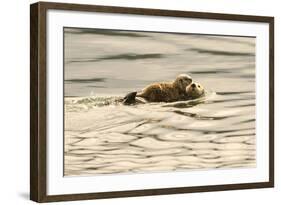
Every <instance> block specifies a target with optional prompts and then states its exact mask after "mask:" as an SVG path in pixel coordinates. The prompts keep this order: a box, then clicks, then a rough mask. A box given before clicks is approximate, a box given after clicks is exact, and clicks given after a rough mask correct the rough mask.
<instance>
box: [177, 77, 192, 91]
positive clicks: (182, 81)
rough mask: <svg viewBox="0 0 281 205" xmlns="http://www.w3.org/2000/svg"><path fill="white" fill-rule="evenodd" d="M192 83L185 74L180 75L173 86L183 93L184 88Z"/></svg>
mask: <svg viewBox="0 0 281 205" xmlns="http://www.w3.org/2000/svg"><path fill="white" fill-rule="evenodd" d="M191 82H192V78H191V77H190V76H189V75H187V74H180V75H178V77H177V78H176V80H175V82H174V83H175V84H176V86H177V87H179V88H180V89H181V90H182V91H185V88H186V86H188V85H189V84H190V83H191Z"/></svg>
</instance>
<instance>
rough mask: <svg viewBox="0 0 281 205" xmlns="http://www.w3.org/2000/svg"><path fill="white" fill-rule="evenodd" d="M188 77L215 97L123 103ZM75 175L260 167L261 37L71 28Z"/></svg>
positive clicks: (68, 130)
mask: <svg viewBox="0 0 281 205" xmlns="http://www.w3.org/2000/svg"><path fill="white" fill-rule="evenodd" d="M180 73H187V74H189V75H191V76H192V78H193V79H194V81H196V82H200V83H201V84H202V85H204V87H205V88H206V89H207V94H206V96H205V97H203V98H201V99H197V100H193V101H186V102H175V103H149V104H138V105H133V106H124V105H122V104H119V103H116V101H115V99H116V98H119V97H121V96H124V95H125V94H127V93H128V92H131V91H139V90H141V89H142V88H143V87H144V86H146V85H148V84H150V83H152V82H158V81H168V80H173V79H174V78H175V77H176V76H177V75H178V74H180ZM64 142H65V153H64V156H65V157H64V162H65V166H64V168H65V173H64V174H65V175H67V176H71V175H94V174H113V173H124V172H125V173H126V172H127V173H128V172H130V173H135V172H138V173H146V172H152V171H153V172H159V171H161V172H163V171H171V170H176V171H181V170H185V171H186V170H191V169H213V168H242V167H247V168H248V167H255V165H256V164H255V163H256V161H255V38H249V37H247V38H246V37H244V38H243V37H219V36H206V35H181V34H167V33H150V32H127V31H123V32H120V31H106V30H91V29H83V30H80V29H66V30H65V138H64Z"/></svg>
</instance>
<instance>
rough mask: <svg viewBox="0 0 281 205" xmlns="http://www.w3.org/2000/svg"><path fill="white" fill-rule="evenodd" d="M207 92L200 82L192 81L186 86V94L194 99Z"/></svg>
mask: <svg viewBox="0 0 281 205" xmlns="http://www.w3.org/2000/svg"><path fill="white" fill-rule="evenodd" d="M204 93H205V90H204V87H203V86H202V85H200V84H199V83H191V84H190V85H189V86H187V87H186V94H187V96H188V97H191V98H192V99H194V98H198V97H200V96H202V95H203V94H204Z"/></svg>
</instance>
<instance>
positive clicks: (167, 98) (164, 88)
mask: <svg viewBox="0 0 281 205" xmlns="http://www.w3.org/2000/svg"><path fill="white" fill-rule="evenodd" d="M184 92H185V88H181V86H180V85H179V83H178V82H177V81H175V82H170V83H168V82H167V83H154V84H151V85H149V86H147V87H146V88H144V89H143V90H142V92H141V93H139V94H137V97H142V98H144V99H146V100H148V101H149V102H174V101H177V100H179V99H180V98H181V96H182V95H183V94H184Z"/></svg>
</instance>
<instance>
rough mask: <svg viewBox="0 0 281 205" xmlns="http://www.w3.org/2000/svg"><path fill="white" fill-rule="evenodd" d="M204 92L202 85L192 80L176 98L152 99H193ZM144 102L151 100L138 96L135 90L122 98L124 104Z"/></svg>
mask: <svg viewBox="0 0 281 205" xmlns="http://www.w3.org/2000/svg"><path fill="white" fill-rule="evenodd" d="M204 94H205V89H204V87H203V86H202V85H201V84H199V83H195V82H193V83H191V84H189V85H188V86H186V87H185V92H184V93H182V94H180V95H178V98H177V99H174V100H173V101H153V102H175V101H185V100H193V99H196V98H199V97H202V96H204ZM146 102H151V101H149V100H147V99H145V98H142V97H139V96H138V94H137V92H131V93H129V94H128V95H126V96H125V98H124V99H123V104H125V105H130V104H135V103H146Z"/></svg>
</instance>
